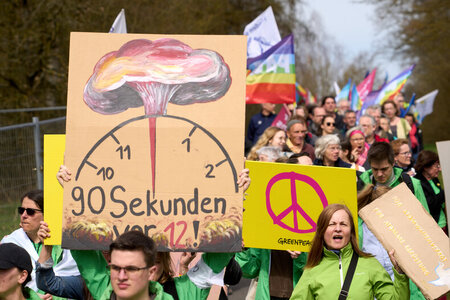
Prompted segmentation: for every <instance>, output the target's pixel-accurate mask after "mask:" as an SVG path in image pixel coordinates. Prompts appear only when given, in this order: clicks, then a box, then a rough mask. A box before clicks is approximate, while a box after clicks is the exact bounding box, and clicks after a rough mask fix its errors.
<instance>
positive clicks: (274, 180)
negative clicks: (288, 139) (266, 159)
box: [266, 172, 328, 233]
mask: <svg viewBox="0 0 450 300" xmlns="http://www.w3.org/2000/svg"><path fill="white" fill-rule="evenodd" d="M284 179H289V180H290V181H291V200H292V204H291V206H289V207H288V208H287V209H285V210H284V211H283V212H281V213H280V214H279V215H278V216H277V215H275V213H274V212H273V210H272V207H271V205H270V191H271V189H272V186H273V185H274V184H275V183H277V182H278V181H280V180H284ZM296 180H299V181H303V182H304V183H306V184H308V185H310V186H311V187H312V188H313V189H314V191H315V192H316V193H317V195H318V196H319V198H320V201H321V202H322V205H323V207H326V206H328V201H327V197H326V196H325V193H324V192H323V191H322V188H321V187H320V185H319V184H318V183H317V182H316V181H315V180H314V179H312V178H311V177H309V176H306V175H302V174H297V173H295V172H285V173H280V174H277V175H275V176H274V177H272V179H270V180H269V183H268V184H267V188H266V207H267V212H268V213H269V215H270V217H271V218H272V220H273V223H274V224H276V225H278V226H280V227H282V228H284V229H287V230H289V231H291V232H296V233H310V232H315V231H316V228H317V224H316V222H314V220H313V219H312V218H311V217H310V216H308V214H307V213H306V212H305V211H304V210H303V209H302V208H301V206H300V205H299V204H298V203H297V188H296V186H295V181H296ZM291 211H292V214H293V216H294V227H293V228H292V227H290V226H288V225H286V224H284V223H283V222H282V220H283V218H284V217H286V216H287V215H288V214H289V213H290V212H291ZM297 212H298V213H300V215H301V216H302V217H303V218H304V219H305V220H306V221H307V222H308V223H309V224H310V225H311V227H312V228H311V229H299V228H298V220H297Z"/></svg>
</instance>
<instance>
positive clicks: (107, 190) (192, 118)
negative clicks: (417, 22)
mask: <svg viewBox="0 0 450 300" xmlns="http://www.w3.org/2000/svg"><path fill="white" fill-rule="evenodd" d="M135 41H136V40H131V41H129V42H127V43H125V44H122V46H121V47H120V49H119V50H118V51H117V52H114V54H113V56H114V57H113V58H111V54H110V53H108V54H106V55H105V56H104V57H102V58H101V59H100V60H98V62H97V64H96V65H95V67H94V71H93V74H92V75H91V77H90V78H89V80H88V82H87V83H86V85H85V88H84V94H83V97H84V101H80V100H79V99H76V100H73V101H72V100H71V97H70V93H69V103H68V126H67V127H68V128H67V145H66V163H67V164H68V165H69V166H70V167H71V170H73V172H72V173H73V175H72V177H73V180H72V181H71V182H69V184H68V185H67V186H66V187H65V195H64V212H63V213H64V218H63V242H62V245H63V247H67V248H72V249H105V248H107V247H108V245H109V244H110V243H111V241H112V240H114V239H115V238H116V237H118V236H119V235H120V234H122V233H123V232H126V231H129V230H139V231H142V232H144V233H145V234H146V235H148V236H150V237H152V238H153V239H154V240H155V242H156V243H157V246H158V249H159V250H183V251H237V250H239V249H240V247H241V228H242V191H240V190H239V189H238V186H237V184H236V181H237V174H238V171H239V170H237V168H236V161H238V162H242V157H243V155H242V154H241V156H240V157H239V156H238V155H236V154H238V153H239V152H241V151H242V150H240V151H237V149H236V148H237V147H236V146H238V147H241V149H242V146H243V145H242V142H241V139H242V137H241V135H242V134H243V130H242V131H241V132H240V130H241V129H242V128H239V127H240V126H236V125H235V124H234V123H235V120H236V121H238V122H240V121H243V114H242V117H241V116H237V118H236V119H235V120H233V118H217V109H223V108H224V107H226V105H229V103H222V102H225V101H227V94H228V93H229V92H230V91H232V86H231V75H230V74H231V72H230V70H229V69H226V70H225V69H223V68H222V67H220V68H222V69H220V68H219V69H220V70H221V71H220V70H219V73H220V72H225V73H227V74H228V75H226V76H225V80H229V81H230V82H229V83H225V84H224V83H223V82H220V83H219V82H215V81H217V76H222V75H220V74H219V75H217V74H212V75H211V76H210V77H211V78H212V79H211V78H210V79H208V80H209V82H207V83H205V82H203V83H201V85H200V87H198V88H199V89H198V90H197V89H193V87H196V85H198V83H197V82H194V83H192V82H191V81H192V80H191V81H190V82H187V83H183V82H182V83H180V82H179V79H177V80H178V81H177V82H175V81H174V79H173V78H172V77H176V76H175V75H173V74H165V75H164V76H166V77H170V78H169V79H165V80H166V82H165V83H164V84H166V85H169V87H166V86H163V85H162V84H154V83H153V82H152V83H151V84H149V83H145V84H143V83H142V82H138V83H136V82H131V83H130V81H132V80H135V78H134V77H133V76H132V75H135V74H136V73H137V70H135V69H133V68H134V67H133V64H131V65H130V61H131V62H133V59H136V60H137V59H138V58H129V57H127V58H126V59H127V60H128V61H127V62H126V63H124V62H123V60H125V58H123V57H119V54H123V53H127V55H132V54H130V53H131V52H132V51H131V50H133V51H134V52H132V53H133V55H136V56H139V55H138V54H136V53H140V52H139V51H144V50H145V49H147V50H145V51H148V48H151V47H156V48H157V47H162V46H164V47H171V46H173V45H172V43H175V45H176V46H177V47H181V44H182V43H181V42H179V41H176V42H174V41H170V42H166V44H163V45H162V46H161V45H159V46H158V45H156V46H155V45H154V44H157V41H156V42H152V43H149V42H145V43H144V44H143V45H142V44H141V45H138V46H139V47H138V46H136V42H135ZM92 43H94V42H92ZM167 43H169V44H167ZM94 44H95V43H94ZM130 45H131V46H130ZM183 45H184V46H183V47H185V46H186V45H185V44H183ZM127 47H128V48H127ZM130 47H135V48H131V49H130ZM145 47H147V48H145ZM142 48H145V49H144V50H142ZM158 49H159V48H157V50H158ZM153 50H154V51H156V50H155V49H153ZM153 50H152V51H153ZM191 50H192V49H191ZM191 50H189V49H188V50H186V51H188V52H189V51H191ZM127 51H128V52H127ZM136 51H137V52H136ZM150 52H151V51H150ZM191 52H195V50H192V51H191ZM191 52H189V53H191ZM71 53H72V52H71ZM152 53H153V52H152ZM140 54H142V53H140ZM194 54H195V55H198V56H201V57H200V58H198V57H197V59H200V60H201V59H204V60H206V63H210V62H209V61H208V59H209V58H208V55H212V54H209V53H207V54H208V55H206V54H205V53H204V52H201V53H194ZM194 54H192V53H191V55H194ZM142 55H143V54H142ZM142 55H141V56H142ZM145 55H147V56H148V55H150V54H148V53H145ZM166 55H169V56H170V55H172V54H170V53H169V54H167V53H166ZM205 55H206V58H205V57H203V56H205ZM163 58H164V59H163ZM163 58H161V57H156V58H152V59H153V60H154V61H152V62H151V63H149V62H148V61H145V62H144V63H146V64H149V65H152V64H153V65H154V64H156V63H165V62H167V59H166V57H163ZM214 58H215V57H214ZM139 59H142V57H139ZM186 59H187V60H188V61H186V60H185V61H183V64H188V63H189V59H188V58H186ZM220 59H222V61H220V60H219V61H218V62H211V66H207V67H208V68H213V67H214V64H224V62H223V58H220ZM169 60H170V59H169ZM155 61H156V62H155ZM139 62H140V63H141V64H142V63H143V62H142V61H139ZM114 63H116V64H119V65H120V64H121V65H120V66H121V67H122V69H121V71H120V72H119V73H120V74H121V76H122V77H124V76H123V73H126V74H128V75H127V76H128V77H126V80H122V79H117V78H116V77H117V76H119V75H117V76H116V77H115V76H113V75H114V74H112V75H111V74H109V73H108V72H115V71H116V70H117V65H114V66H113V70H110V69H108V68H112V67H111V66H109V65H106V66H105V64H114ZM171 63H172V64H173V65H171V66H167V65H165V66H164V68H162V69H163V70H166V69H170V70H171V68H181V67H180V64H182V63H180V62H179V61H178V60H174V61H172V62H171ZM197 64H198V62H197ZM197 67H198V66H197ZM197 67H196V65H195V64H193V67H192V66H191V68H194V69H195V68H197ZM207 67H205V70H202V71H201V73H202V74H203V75H204V73H208V72H209V71H210V70H209V71H208V68H207ZM226 67H227V68H229V67H228V66H226ZM124 68H125V69H126V68H129V69H131V71H130V70H128V69H127V70H126V71H124ZM216 68H217V66H216ZM144 71H145V70H144ZM187 71H191V73H189V74H191V75H190V76H194V75H195V76H197V77H201V76H200V75H198V74H197V73H196V72H199V71H198V70H190V69H188V70H184V71H183V72H184V74H185V73H186V72H187ZM127 72H128V73H127ZM139 72H143V71H142V70H141V69H139ZM169 73H170V72H169ZM130 74H131V75H130ZM139 74H141V73H139ZM193 74H194V75H193ZM147 75H148V74H147ZM172 75H173V76H172ZM178 75H179V74H178ZM148 76H149V77H151V76H153V77H155V76H156V75H155V74H150V75H148ZM159 76H161V75H160V74H159ZM179 76H180V77H183V76H181V75H179ZM130 78H131V79H130ZM102 80H103V81H107V82H106V83H105V82H103V81H102ZM115 80H116V81H117V82H119V83H120V84H122V85H120V84H118V83H117V82H116V81H115ZM121 80H122V81H124V83H123V82H121ZM153 80H156V79H155V78H153ZM170 80H172V81H173V82H170ZM222 80H223V79H220V81H222ZM135 81H136V80H135ZM167 81H169V83H171V84H167ZM212 81H213V82H212ZM139 85H140V86H139ZM177 85H178V86H179V87H177ZM143 86H145V89H146V90H145V91H144V92H142V89H144V88H143ZM105 87H110V90H108V91H106V92H105V91H104V89H105ZM131 88H136V89H137V90H138V91H137V92H134V94H133V92H132V91H131V90H132V89H131ZM139 89H141V90H139ZM183 89H184V90H183ZM161 90H162V92H161ZM167 90H170V92H167ZM180 90H181V91H183V93H181V94H179V95H178V94H176V93H177V92H178V91H180ZM155 91H157V92H158V93H159V94H158V93H156V92H155ZM114 93H115V94H114ZM155 93H156V96H155ZM202 93H206V94H204V97H210V99H209V100H208V101H205V102H206V103H202V99H201V97H200V96H199V94H202ZM211 94H213V95H212V96H211ZM149 95H150V96H149ZM188 96H189V97H188ZM158 97H159V98H158ZM154 98H158V99H157V100H155V99H154ZM161 99H162V100H161ZM117 101H119V102H117ZM139 101H140V102H139ZM177 101H178V102H180V101H184V102H183V103H177ZM105 103H106V104H105ZM155 103H156V104H155ZM139 104H140V105H139ZM175 104H182V105H175ZM124 107H125V109H124ZM71 108H72V109H71ZM70 112H73V116H75V115H76V117H77V118H76V120H77V121H78V122H73V123H70V124H69V122H70V116H71V114H70ZM80 117H84V120H83V119H81V120H80ZM74 120H75V119H74ZM229 124H234V125H231V126H230V125H229ZM242 127H243V125H242ZM233 140H234V141H236V144H233V143H231V144H230V141H233ZM68 152H69V153H68ZM239 164H240V163H239Z"/></svg>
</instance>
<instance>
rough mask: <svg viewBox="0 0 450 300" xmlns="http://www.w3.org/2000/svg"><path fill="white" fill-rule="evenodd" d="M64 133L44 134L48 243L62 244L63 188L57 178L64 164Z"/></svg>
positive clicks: (45, 203)
mask: <svg viewBox="0 0 450 300" xmlns="http://www.w3.org/2000/svg"><path fill="white" fill-rule="evenodd" d="M65 141H66V136H65V135H64V134H45V135H44V199H45V201H44V211H45V214H44V221H45V222H47V224H48V226H49V228H50V230H51V233H50V234H51V237H50V238H48V239H46V240H45V244H46V245H61V233H62V209H63V191H64V190H63V188H62V186H60V185H59V183H58V180H57V179H56V173H57V172H58V170H59V166H60V165H62V164H64V147H65Z"/></svg>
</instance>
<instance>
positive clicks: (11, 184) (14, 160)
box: [0, 117, 66, 202]
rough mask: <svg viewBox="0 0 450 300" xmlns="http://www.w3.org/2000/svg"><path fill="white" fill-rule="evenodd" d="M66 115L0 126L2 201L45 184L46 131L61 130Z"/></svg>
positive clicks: (11, 199)
mask: <svg viewBox="0 0 450 300" xmlns="http://www.w3.org/2000/svg"><path fill="white" fill-rule="evenodd" d="M65 130H66V117H60V118H55V119H49V120H44V121H40V120H39V118H37V117H33V119H32V122H31V123H25V124H17V125H11V126H6V127H0V202H5V201H14V200H18V199H19V198H20V197H21V196H22V195H23V194H24V193H25V192H26V191H28V190H31V189H36V188H40V189H42V186H43V176H42V170H43V164H42V152H43V149H42V145H43V137H44V134H57V133H59V134H61V133H65Z"/></svg>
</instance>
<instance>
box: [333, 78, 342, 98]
mask: <svg viewBox="0 0 450 300" xmlns="http://www.w3.org/2000/svg"><path fill="white" fill-rule="evenodd" d="M333 87H334V91H335V93H336V97H337V95H339V94H340V93H341V89H340V88H339V85H338V84H337V82H336V81H335V82H334V84H333Z"/></svg>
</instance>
